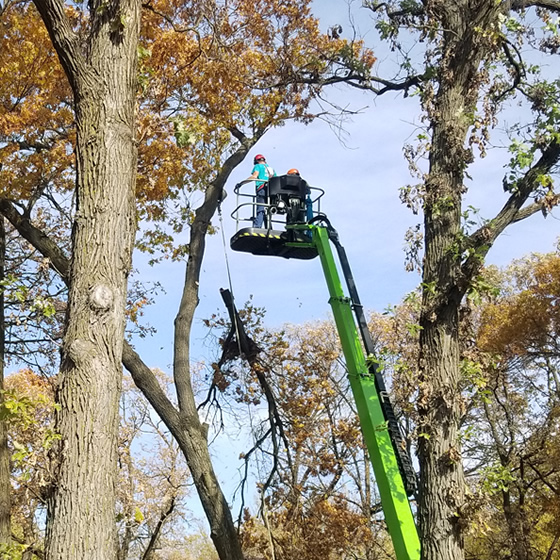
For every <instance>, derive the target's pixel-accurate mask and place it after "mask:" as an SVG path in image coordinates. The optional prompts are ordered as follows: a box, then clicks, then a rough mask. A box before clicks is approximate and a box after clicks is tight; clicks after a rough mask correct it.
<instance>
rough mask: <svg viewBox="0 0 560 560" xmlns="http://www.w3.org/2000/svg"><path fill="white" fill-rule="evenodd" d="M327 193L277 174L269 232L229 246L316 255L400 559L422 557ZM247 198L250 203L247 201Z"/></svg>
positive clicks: (247, 231)
mask: <svg viewBox="0 0 560 560" xmlns="http://www.w3.org/2000/svg"><path fill="white" fill-rule="evenodd" d="M246 183H247V181H244V182H243V183H239V184H238V185H236V188H235V193H236V194H237V197H238V199H237V207H236V209H235V210H234V212H233V214H232V216H233V217H234V218H235V219H236V220H237V222H238V225H239V223H240V222H241V221H251V220H252V218H242V217H240V215H243V213H245V212H246V211H247V209H250V210H251V211H252V213H253V214H254V209H255V207H256V203H255V199H254V195H253V194H252V193H251V194H245V193H243V192H242V190H243V185H244V184H246ZM323 194H324V191H322V190H321V189H317V188H315V187H310V186H309V185H308V184H307V182H306V181H305V180H303V179H302V178H301V177H299V176H296V175H283V176H280V177H272V178H271V179H270V180H269V182H268V185H267V199H266V202H265V204H264V206H265V213H266V220H265V227H263V228H254V227H244V228H242V229H238V231H237V233H236V234H235V235H234V236H233V237H232V239H231V248H232V249H233V250H235V251H242V252H247V253H252V254H254V255H270V256H281V257H284V258H295V259H313V258H315V257H317V256H319V258H320V260H321V264H322V267H323V272H324V274H325V278H326V281H327V286H328V290H329V295H330V299H329V303H330V305H331V307H332V311H333V314H334V319H335V323H336V327H337V330H338V334H339V337H340V341H341V344H342V350H343V352H344V357H345V360H346V367H347V369H348V377H349V380H350V385H351V387H352V392H353V394H354V398H355V400H356V406H357V410H358V415H359V418H360V424H361V427H362V433H363V435H364V439H365V441H366V444H367V447H368V451H369V455H370V458H371V463H372V465H373V471H374V474H375V479H376V481H377V486H378V488H379V494H380V496H381V504H382V507H383V513H384V516H385V521H386V523H387V528H388V530H389V533H390V535H391V538H392V540H393V545H394V547H395V554H396V557H397V560H419V559H420V540H419V538H418V532H417V530H416V525H415V523H414V517H413V514H412V510H411V507H410V502H409V498H408V497H409V496H410V495H412V494H413V493H414V492H415V490H416V473H415V471H414V468H413V466H412V463H411V460H410V457H409V455H408V452H407V450H406V447H405V445H404V440H403V437H402V434H401V431H400V428H399V425H398V422H397V419H396V416H395V412H394V410H393V406H392V404H391V401H390V399H389V394H388V392H387V389H386V387H385V382H384V380H383V376H382V374H381V371H380V369H379V367H378V365H377V363H376V360H375V358H374V346H373V341H372V338H371V334H370V332H369V329H368V326H367V323H366V319H365V315H364V312H363V308H362V305H361V303H360V299H359V297H358V292H357V289H356V284H355V283H354V278H353V276H352V272H351V270H350V265H349V263H348V259H347V257H346V252H345V250H344V247H342V245H341V244H340V241H339V239H338V234H337V232H336V231H335V229H334V228H333V227H332V225H331V223H330V222H329V220H328V218H327V217H326V216H325V215H324V214H322V213H321V212H320V199H321V197H322V196H323ZM313 195H316V196H315V198H312V197H313ZM244 197H245V200H246V202H243V198H244ZM284 215H285V223H284V221H283V217H284ZM276 224H282V225H281V229H280V228H279V229H273V226H274V227H276ZM331 243H332V244H333V245H334V246H335V248H336V250H337V253H338V257H339V262H340V267H341V270H342V273H343V275H344V278H345V280H346V285H347V288H348V292H349V297H348V296H347V295H345V293H344V290H343V287H342V283H341V281H340V275H339V273H338V269H337V266H336V263H335V259H334V255H333V252H332V249H331ZM358 331H359V334H360V336H361V342H360V336H359V335H358ZM364 349H365V352H364Z"/></svg>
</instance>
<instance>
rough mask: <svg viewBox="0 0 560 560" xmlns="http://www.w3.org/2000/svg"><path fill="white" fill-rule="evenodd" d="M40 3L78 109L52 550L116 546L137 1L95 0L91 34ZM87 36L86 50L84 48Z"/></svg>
mask: <svg viewBox="0 0 560 560" xmlns="http://www.w3.org/2000/svg"><path fill="white" fill-rule="evenodd" d="M36 4H37V7H38V9H39V11H40V13H41V16H42V17H43V20H44V21H45V23H46V25H47V28H48V30H49V33H50V36H51V39H52V41H53V44H54V45H55V48H56V49H57V52H58V54H59V57H60V58H61V62H62V63H63V66H64V68H65V70H66V73H67V75H68V78H69V80H70V83H71V85H72V88H73V92H74V103H75V111H76V129H77V148H76V175H77V178H76V193H77V211H76V217H75V221H74V227H73V233H72V263H71V269H70V289H69V295H68V307H67V316H66V327H65V334H64V340H63V345H62V363H61V370H60V379H59V386H58V389H57V395H56V396H57V403H58V404H59V406H60V408H59V410H58V412H57V415H56V429H57V432H58V433H59V434H60V438H61V439H60V443H59V446H58V447H57V449H56V450H55V452H56V456H54V454H53V456H54V459H55V460H56V461H57V466H56V468H57V475H56V484H55V486H54V488H53V492H52V495H51V497H50V499H49V502H48V517H47V539H46V557H47V558H48V559H49V560H55V559H56V560H84V559H85V558H87V559H88V560H109V559H110V558H114V557H115V556H116V551H117V542H116V525H115V486H116V473H117V463H116V459H117V431H118V425H119V413H118V402H119V396H120V391H121V377H122V366H121V359H122V350H123V337H124V327H125V304H126V290H127V278H128V274H129V270H130V266H131V253H132V247H133V241H134V234H135V229H136V227H135V180H136V169H137V153H136V143H135V128H136V123H135V96H136V83H137V44H138V34H139V21H140V4H139V2H138V1H137V0H124V1H122V2H117V3H115V4H109V5H105V4H101V5H99V6H97V5H96V4H95V3H92V4H94V5H92V6H91V13H90V17H91V23H90V25H91V31H90V36H89V37H88V40H87V41H84V39H83V38H81V37H78V36H77V35H74V34H73V31H72V27H71V24H70V22H69V21H68V20H66V19H65V14H64V9H63V5H62V3H61V2H58V0H37V2H36ZM84 43H86V44H87V47H86V48H87V51H86V52H83V51H82V49H83V48H84V47H83V45H84Z"/></svg>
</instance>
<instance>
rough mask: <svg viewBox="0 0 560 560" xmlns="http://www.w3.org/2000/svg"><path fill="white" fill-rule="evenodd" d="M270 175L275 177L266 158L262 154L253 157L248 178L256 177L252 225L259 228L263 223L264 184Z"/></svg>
mask: <svg viewBox="0 0 560 560" xmlns="http://www.w3.org/2000/svg"><path fill="white" fill-rule="evenodd" d="M271 177H276V173H275V171H274V169H272V167H270V165H268V164H267V163H266V158H265V157H264V156H263V155H262V154H257V155H256V156H255V157H254V159H253V171H252V172H251V176H250V177H249V178H250V179H257V182H256V195H257V196H256V202H257V214H256V216H255V217H254V218H253V227H256V228H261V227H263V224H264V214H265V212H264V206H263V205H264V203H265V202H266V185H267V183H268V180H269V179H270V178H271Z"/></svg>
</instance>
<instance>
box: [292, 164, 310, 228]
mask: <svg viewBox="0 0 560 560" xmlns="http://www.w3.org/2000/svg"><path fill="white" fill-rule="evenodd" d="M286 175H297V176H298V177H301V175H300V174H299V170H297V169H296V168H295V167H292V169H289V170H288V172H287V173H286ZM305 218H306V221H307V222H309V220H311V218H313V201H312V200H311V191H310V190H309V187H308V188H307V196H306V197H305Z"/></svg>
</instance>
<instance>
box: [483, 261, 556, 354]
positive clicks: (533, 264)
mask: <svg viewBox="0 0 560 560" xmlns="http://www.w3.org/2000/svg"><path fill="white" fill-rule="evenodd" d="M509 271H510V272H509V274H510V279H509V283H510V293H509V294H508V293H507V292H506V295H505V296H504V297H502V298H501V299H499V300H498V301H496V302H493V303H490V304H489V305H488V306H487V307H486V308H485V310H484V313H483V316H482V326H481V330H480V334H479V345H480V347H481V349H483V350H485V351H487V352H492V353H497V354H501V355H503V356H504V358H506V359H507V358H508V357H511V356H514V355H525V354H527V353H528V352H530V351H532V350H534V349H535V348H541V349H543V348H550V347H551V346H554V345H555V344H556V339H557V337H558V334H559V333H560V254H558V253H552V254H547V255H533V256H531V257H528V258H527V259H523V260H521V261H517V262H516V263H514V264H513V265H512V266H511V267H510V269H509Z"/></svg>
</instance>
